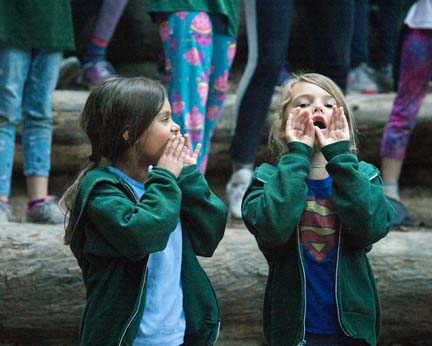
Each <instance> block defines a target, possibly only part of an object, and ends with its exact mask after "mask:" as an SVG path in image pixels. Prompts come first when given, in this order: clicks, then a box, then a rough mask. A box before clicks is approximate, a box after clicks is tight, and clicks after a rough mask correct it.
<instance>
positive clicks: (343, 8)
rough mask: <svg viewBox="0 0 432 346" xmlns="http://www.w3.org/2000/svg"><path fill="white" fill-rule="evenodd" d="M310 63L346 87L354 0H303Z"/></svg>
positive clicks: (316, 69)
mask: <svg viewBox="0 0 432 346" xmlns="http://www.w3.org/2000/svg"><path fill="white" fill-rule="evenodd" d="M304 4H305V10H306V17H307V25H308V28H309V37H310V44H311V53H312V61H313V66H314V69H315V71H316V72H318V73H321V74H323V75H326V76H328V77H330V78H331V79H332V80H334V81H335V82H336V84H337V85H338V86H339V87H340V88H341V89H342V90H343V91H345V89H346V82H347V74H348V70H349V66H350V47H351V38H352V30H353V15H354V1H353V0H323V1H320V6H317V5H316V1H314V0H305V1H304Z"/></svg>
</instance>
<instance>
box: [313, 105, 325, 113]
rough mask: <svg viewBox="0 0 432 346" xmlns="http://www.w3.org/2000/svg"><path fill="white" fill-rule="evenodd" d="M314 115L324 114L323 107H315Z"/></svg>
mask: <svg viewBox="0 0 432 346" xmlns="http://www.w3.org/2000/svg"><path fill="white" fill-rule="evenodd" d="M313 112H314V113H318V112H319V113H322V112H323V107H321V106H320V105H315V106H314V109H313Z"/></svg>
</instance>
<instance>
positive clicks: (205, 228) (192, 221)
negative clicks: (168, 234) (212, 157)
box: [178, 165, 228, 257]
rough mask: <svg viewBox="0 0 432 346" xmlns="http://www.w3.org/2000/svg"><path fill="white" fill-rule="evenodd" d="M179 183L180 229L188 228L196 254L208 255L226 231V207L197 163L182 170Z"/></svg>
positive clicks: (212, 251) (211, 253)
mask: <svg viewBox="0 0 432 346" xmlns="http://www.w3.org/2000/svg"><path fill="white" fill-rule="evenodd" d="M178 186H179V187H180V189H181V191H182V202H181V212H180V218H181V223H182V228H184V229H186V230H187V231H188V233H189V237H190V239H191V242H192V247H193V249H194V251H195V254H196V255H199V256H205V257H210V256H212V255H213V253H214V251H215V250H216V247H217V245H218V244H219V242H220V241H221V239H222V237H223V235H224V233H225V226H226V220H227V215H228V212H227V208H226V206H225V204H224V203H223V202H222V200H221V199H220V198H219V197H217V196H216V195H215V194H214V193H213V192H212V191H211V190H210V188H209V186H208V184H207V181H206V180H205V178H204V175H202V174H201V172H200V171H199V170H198V168H197V166H196V165H192V166H188V167H185V168H184V169H183V170H182V172H181V174H180V177H179V179H178Z"/></svg>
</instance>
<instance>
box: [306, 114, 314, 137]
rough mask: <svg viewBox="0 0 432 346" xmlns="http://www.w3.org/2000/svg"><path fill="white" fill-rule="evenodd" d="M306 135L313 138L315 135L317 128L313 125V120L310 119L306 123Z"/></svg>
mask: <svg viewBox="0 0 432 346" xmlns="http://www.w3.org/2000/svg"><path fill="white" fill-rule="evenodd" d="M305 135H306V136H308V137H312V138H313V137H314V135H315V126H314V124H313V121H312V119H308V120H307V122H306V127H305Z"/></svg>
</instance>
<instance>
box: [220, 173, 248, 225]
mask: <svg viewBox="0 0 432 346" xmlns="http://www.w3.org/2000/svg"><path fill="white" fill-rule="evenodd" d="M251 178H252V170H251V169H249V168H242V169H239V170H238V171H235V172H234V173H233V175H232V176H231V178H230V180H229V181H228V184H227V186H226V194H227V197H228V206H229V214H230V215H231V216H232V217H234V218H236V219H241V217H242V215H241V203H242V199H243V195H244V194H245V192H246V189H247V187H248V185H249V181H250V179H251Z"/></svg>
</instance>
